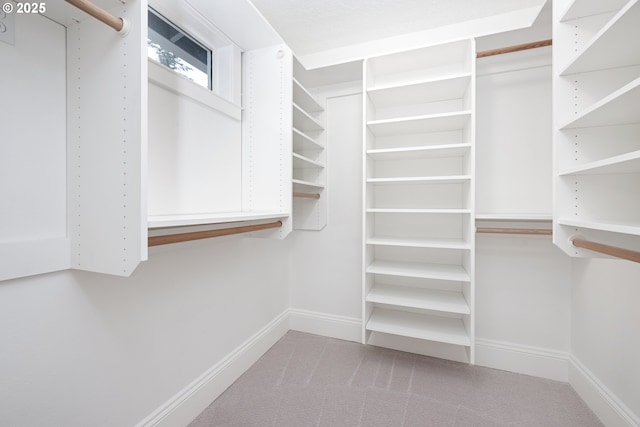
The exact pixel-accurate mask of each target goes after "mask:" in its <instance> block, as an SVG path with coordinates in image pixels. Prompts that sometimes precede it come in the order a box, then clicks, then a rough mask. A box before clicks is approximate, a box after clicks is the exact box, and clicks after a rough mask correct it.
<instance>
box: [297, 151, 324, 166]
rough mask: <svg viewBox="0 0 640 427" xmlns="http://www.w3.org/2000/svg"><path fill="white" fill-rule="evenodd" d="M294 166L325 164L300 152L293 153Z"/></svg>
mask: <svg viewBox="0 0 640 427" xmlns="http://www.w3.org/2000/svg"><path fill="white" fill-rule="evenodd" d="M293 168H294V169H305V168H324V165H323V164H322V163H320V162H316V161H315V160H311V159H309V158H308V157H305V156H302V155H300V154H298V153H293Z"/></svg>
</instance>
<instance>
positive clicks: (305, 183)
mask: <svg viewBox="0 0 640 427" xmlns="http://www.w3.org/2000/svg"><path fill="white" fill-rule="evenodd" d="M292 182H293V184H295V185H299V186H301V187H305V188H315V189H317V188H324V184H317V183H315V182H309V181H303V180H301V179H293V180H292Z"/></svg>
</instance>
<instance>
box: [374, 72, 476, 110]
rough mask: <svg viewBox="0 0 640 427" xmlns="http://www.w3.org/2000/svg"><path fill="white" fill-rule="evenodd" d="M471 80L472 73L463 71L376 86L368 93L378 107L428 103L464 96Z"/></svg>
mask: <svg viewBox="0 0 640 427" xmlns="http://www.w3.org/2000/svg"><path fill="white" fill-rule="evenodd" d="M470 82H471V73H462V74H458V75H456V76H452V77H448V78H442V79H430V80H424V81H416V82H410V83H403V84H393V85H385V86H376V87H372V88H370V89H368V90H367V94H368V95H369V99H371V101H372V102H373V104H374V105H375V106H376V108H389V107H395V106H398V105H414V104H427V103H430V102H436V101H445V100H449V99H459V98H463V97H464V96H465V94H466V92H467V90H468V88H469V84H470Z"/></svg>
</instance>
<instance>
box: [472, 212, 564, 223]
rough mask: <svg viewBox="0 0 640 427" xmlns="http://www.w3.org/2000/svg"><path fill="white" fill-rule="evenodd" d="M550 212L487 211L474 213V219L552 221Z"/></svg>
mask: <svg viewBox="0 0 640 427" xmlns="http://www.w3.org/2000/svg"><path fill="white" fill-rule="evenodd" d="M552 220H553V215H552V214H540V213H487V214H476V221H521V222H537V221H552Z"/></svg>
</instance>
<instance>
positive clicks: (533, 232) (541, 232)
mask: <svg viewBox="0 0 640 427" xmlns="http://www.w3.org/2000/svg"><path fill="white" fill-rule="evenodd" d="M476 232H477V233H487V234H531V235H536V236H551V235H552V234H553V231H552V230H544V229H538V228H476Z"/></svg>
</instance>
